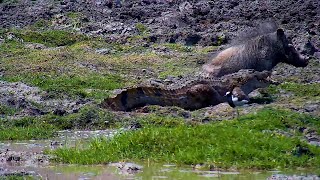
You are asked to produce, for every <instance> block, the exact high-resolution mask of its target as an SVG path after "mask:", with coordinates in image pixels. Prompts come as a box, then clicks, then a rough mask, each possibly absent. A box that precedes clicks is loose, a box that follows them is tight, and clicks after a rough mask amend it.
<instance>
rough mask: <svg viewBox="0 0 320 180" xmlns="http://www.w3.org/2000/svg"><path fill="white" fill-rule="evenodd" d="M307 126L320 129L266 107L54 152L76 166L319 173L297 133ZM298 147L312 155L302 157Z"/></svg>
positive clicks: (314, 121)
mask: <svg viewBox="0 0 320 180" xmlns="http://www.w3.org/2000/svg"><path fill="white" fill-rule="evenodd" d="M303 124H304V125H306V124H307V125H308V126H310V127H313V128H315V129H318V127H319V126H320V124H319V118H313V117H310V116H306V115H303V114H299V113H294V112H292V111H286V110H278V109H272V108H271V109H270V108H266V109H263V110H261V111H259V112H258V113H257V114H250V115H246V116H243V117H241V118H240V119H237V120H233V121H222V122H216V123H210V124H203V125H195V126H192V125H177V126H175V127H154V126H153V127H152V126H149V127H148V126H147V127H145V128H143V129H141V130H137V131H129V132H123V133H121V134H119V135H117V136H115V137H114V138H112V139H110V140H106V139H95V140H93V141H92V142H91V144H90V147H89V148H88V149H77V148H72V149H58V150H56V151H53V152H51V153H53V154H54V155H56V156H57V159H56V160H57V161H62V162H66V163H77V164H101V163H109V162H118V161H122V160H125V161H126V160H133V161H134V160H147V159H150V160H152V161H155V162H171V163H176V164H200V163H205V164H207V165H208V166H209V165H211V166H212V165H213V167H215V168H231V167H232V168H239V169H243V168H244V169H247V168H258V169H272V168H278V167H281V168H296V167H317V168H319V167H318V166H319V164H320V158H319V155H320V149H319V148H317V147H314V146H311V145H308V144H307V143H306V142H303V141H301V140H300V139H299V137H300V136H302V134H301V132H299V131H298V130H297V129H296V128H298V127H299V126H301V125H303ZM278 131H280V132H282V131H283V132H287V133H291V134H292V136H291V137H290V136H285V133H284V134H281V133H278ZM299 147H303V148H306V149H308V151H307V152H304V153H301V152H300V150H299Z"/></svg>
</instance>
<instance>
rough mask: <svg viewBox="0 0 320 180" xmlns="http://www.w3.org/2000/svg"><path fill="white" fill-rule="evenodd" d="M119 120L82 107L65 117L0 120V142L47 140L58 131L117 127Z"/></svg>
mask: <svg viewBox="0 0 320 180" xmlns="http://www.w3.org/2000/svg"><path fill="white" fill-rule="evenodd" d="M118 121H120V120H119V119H117V118H115V115H114V114H113V113H111V112H109V111H107V110H105V109H101V108H98V107H97V106H94V105H90V106H89V105H87V106H84V107H83V108H81V109H80V110H79V112H77V113H72V114H68V115H65V116H57V115H54V114H51V113H49V114H46V115H43V116H37V117H25V118H21V119H6V118H0V140H29V139H48V138H52V137H54V135H56V132H57V131H59V130H70V129H71V130H72V129H73V130H95V129H107V128H113V127H117V126H118V124H117V123H118Z"/></svg>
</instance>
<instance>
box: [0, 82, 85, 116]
mask: <svg viewBox="0 0 320 180" xmlns="http://www.w3.org/2000/svg"><path fill="white" fill-rule="evenodd" d="M0 103H1V105H5V106H7V107H9V108H12V109H14V110H15V111H16V113H15V114H14V116H12V117H14V118H18V117H25V116H38V115H44V114H47V113H54V114H59V113H60V114H61V113H63V114H67V113H74V112H77V111H78V110H79V109H80V108H81V107H82V106H84V105H85V104H88V101H86V100H70V99H54V98H50V97H48V96H47V93H46V92H45V91H41V90H40V89H39V88H37V87H32V86H29V85H27V84H24V83H21V82H15V83H10V82H5V81H0Z"/></svg>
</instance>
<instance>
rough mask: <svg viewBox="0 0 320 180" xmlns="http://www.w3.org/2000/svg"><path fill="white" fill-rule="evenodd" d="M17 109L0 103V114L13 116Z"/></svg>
mask: <svg viewBox="0 0 320 180" xmlns="http://www.w3.org/2000/svg"><path fill="white" fill-rule="evenodd" d="M16 111H17V110H16V109H14V108H11V107H9V106H6V105H0V116H1V115H5V116H11V115H13V114H14V113H15V112H16Z"/></svg>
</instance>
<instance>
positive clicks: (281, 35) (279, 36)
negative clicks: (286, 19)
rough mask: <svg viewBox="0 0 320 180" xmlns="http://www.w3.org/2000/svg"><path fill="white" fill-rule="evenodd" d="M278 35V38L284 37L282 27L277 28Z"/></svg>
mask: <svg viewBox="0 0 320 180" xmlns="http://www.w3.org/2000/svg"><path fill="white" fill-rule="evenodd" d="M277 36H278V38H282V37H283V36H285V35H284V30H283V29H281V28H279V29H277Z"/></svg>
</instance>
